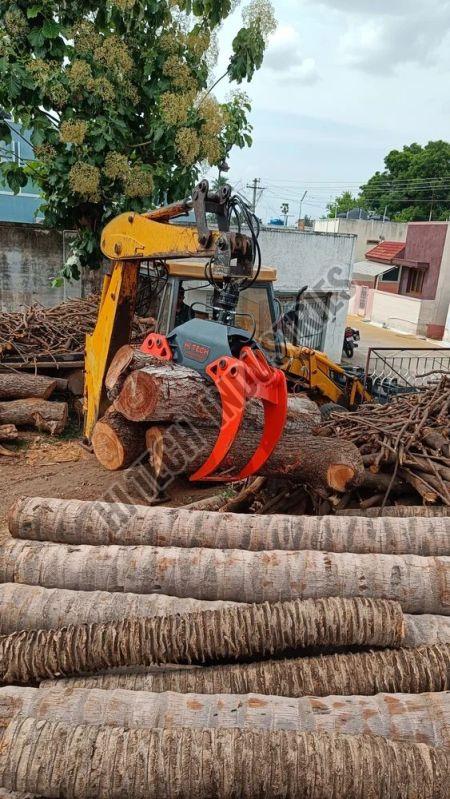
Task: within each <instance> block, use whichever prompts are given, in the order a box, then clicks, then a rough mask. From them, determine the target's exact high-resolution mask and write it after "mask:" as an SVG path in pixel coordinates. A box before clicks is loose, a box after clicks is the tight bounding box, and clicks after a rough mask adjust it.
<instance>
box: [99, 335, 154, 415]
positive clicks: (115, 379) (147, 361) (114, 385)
mask: <svg viewBox="0 0 450 799" xmlns="http://www.w3.org/2000/svg"><path fill="white" fill-rule="evenodd" d="M159 363H160V361H158V360H157V359H155V358H153V357H152V356H151V355H146V354H144V353H143V352H141V351H140V350H139V349H138V348H137V347H133V346H131V344H124V346H123V347H120V349H118V350H117V352H116V354H115V355H114V358H113V359H112V361H111V365H110V367H109V369H108V371H107V373H106V377H105V388H106V393H107V395H108V399H109V400H110V401H111V402H114V400H116V399H117V397H118V396H119V394H120V392H121V391H122V388H123V384H124V382H125V380H126V378H127V377H128V375H129V374H130V372H133V371H134V370H135V369H141V368H143V367H144V366H152V365H153V366H155V365H157V364H159Z"/></svg>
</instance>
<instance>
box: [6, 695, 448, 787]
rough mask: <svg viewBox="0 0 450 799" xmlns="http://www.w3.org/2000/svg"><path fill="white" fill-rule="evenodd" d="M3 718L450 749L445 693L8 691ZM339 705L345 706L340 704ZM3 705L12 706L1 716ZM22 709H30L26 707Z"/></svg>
mask: <svg viewBox="0 0 450 799" xmlns="http://www.w3.org/2000/svg"><path fill="white" fill-rule="evenodd" d="M6 690H7V691H8V693H9V696H8V695H6V696H5V700H2V694H4V692H5V689H1V690H0V718H1V716H2V715H3V716H4V717H5V716H6V714H7V712H8V711H7V707H8V705H9V706H11V704H12V705H13V708H17V710H14V709H13V710H12V714H11V717H10V720H12V719H13V717H14V716H15V718H16V719H23V718H34V719H35V720H36V721H40V722H42V721H49V720H51V721H52V722H62V723H63V724H70V725H71V726H72V727H75V726H77V725H81V724H82V725H85V724H99V723H100V724H101V725H104V726H107V727H116V728H117V727H124V728H125V729H136V728H137V729H140V730H143V729H155V728H156V729H164V728H167V727H169V728H173V727H188V728H189V729H191V730H194V729H198V730H201V729H218V728H219V729H240V730H265V731H267V732H268V731H270V730H295V731H297V732H323V733H343V734H346V735H362V734H364V735H380V736H382V737H383V738H388V739H389V740H394V741H408V742H409V743H421V744H426V745H428V746H435V747H439V748H444V749H445V748H450V737H449V732H448V728H447V725H446V724H445V716H446V714H447V713H448V712H449V711H450V696H448V695H446V694H445V693H428V694H412V695H410V694H378V695H377V696H348V697H344V696H340V697H339V698H338V697H336V696H328V697H321V698H320V699H319V698H316V697H311V696H304V697H299V698H295V697H285V696H267V695H264V694H253V693H252V694H246V695H242V694H224V693H220V694H216V695H214V694H195V693H190V694H180V693H176V692H173V693H169V692H166V693H149V692H137V691H126V690H116V691H107V690H100V689H95V688H91V689H89V688H76V689H73V688H57V689H52V688H50V689H49V688H42V689H37V688H36V689H34V690H33V689H31V691H32V693H31V694H30V689H23V688H11V689H6ZM338 699H339V701H337V700H338ZM2 704H5V705H6V707H5V708H4V710H2V709H1V707H2ZM21 705H22V707H20V706H21ZM127 795H128V794H127V793H126V794H125V796H127Z"/></svg>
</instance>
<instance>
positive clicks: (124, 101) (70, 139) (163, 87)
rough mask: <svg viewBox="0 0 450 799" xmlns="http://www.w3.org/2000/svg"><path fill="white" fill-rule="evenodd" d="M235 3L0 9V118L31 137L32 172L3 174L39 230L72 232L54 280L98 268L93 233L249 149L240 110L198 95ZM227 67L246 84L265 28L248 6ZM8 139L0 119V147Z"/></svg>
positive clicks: (269, 26)
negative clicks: (37, 193)
mask: <svg viewBox="0 0 450 799" xmlns="http://www.w3.org/2000/svg"><path fill="white" fill-rule="evenodd" d="M232 7H233V3H232V0H178V2H174V0H103V2H91V0H86V2H83V3H80V2H72V1H70V0H66V2H64V3H61V2H59V0H35V2H33V0H32V2H31V3H30V2H26V1H25V0H16V1H15V2H4V1H3V0H0V108H2V109H4V111H5V112H6V115H7V116H10V117H12V118H13V119H14V120H15V121H16V122H17V123H19V124H21V125H22V126H23V127H24V128H26V129H27V130H31V131H33V132H32V140H31V143H32V144H33V146H34V149H35V157H36V160H35V162H32V163H29V164H27V165H23V164H16V163H10V162H8V163H4V164H2V165H1V167H0V169H1V171H2V172H3V177H4V179H5V180H6V181H7V183H8V185H9V186H10V187H11V189H12V190H13V191H15V192H17V191H19V190H20V188H21V187H22V186H24V185H25V184H26V182H27V180H28V179H29V178H30V177H32V179H33V180H34V182H35V183H37V185H38V186H39V188H40V190H41V192H42V197H43V199H44V201H45V202H44V205H43V207H42V212H43V215H44V221H45V224H47V225H48V226H51V227H56V228H58V229H69V228H73V229H76V230H78V231H79V234H78V236H77V238H76V240H75V242H74V249H73V256H72V257H71V258H70V259H69V260H68V262H67V264H66V265H65V268H64V275H65V276H67V277H70V276H72V277H75V278H76V277H77V276H78V274H79V268H80V266H82V265H88V266H90V267H93V268H95V267H98V266H99V264H100V258H101V254H100V249H99V235H100V231H101V229H102V227H103V225H104V224H105V223H106V222H107V221H108V220H109V219H110V218H111V217H113V216H115V215H116V214H117V213H120V212H121V211H122V210H125V209H132V210H136V211H141V210H142V209H144V208H147V207H150V206H154V205H158V204H160V203H161V202H163V201H164V200H165V199H166V198H167V199H168V200H169V201H171V200H173V199H176V198H179V197H183V196H186V195H187V194H188V193H189V191H190V189H191V188H192V185H193V184H194V183H195V182H196V180H197V179H198V177H199V175H200V172H201V170H202V169H203V167H204V165H205V163H206V164H208V165H210V166H213V165H216V166H217V165H219V164H220V163H221V162H222V161H223V160H224V159H226V158H227V157H228V156H229V153H230V151H231V149H232V147H233V146H238V147H244V146H249V145H250V144H251V141H252V140H251V135H250V132H251V126H250V124H249V122H248V113H249V111H250V104H249V100H248V98H247V96H246V95H244V94H243V93H237V94H235V95H233V96H232V97H231V99H230V100H229V102H227V103H223V104H219V103H218V102H217V101H216V100H215V99H214V97H213V95H211V94H210V93H209V91H208V89H209V87H210V85H211V84H212V83H213V82H214V78H213V76H212V75H211V62H212V58H213V54H214V30H215V29H217V28H218V27H219V26H220V24H221V23H222V21H223V20H224V19H226V17H227V16H228V15H229V14H230V12H231V10H232ZM244 15H245V23H244V27H242V28H241V30H240V31H239V32H238V33H237V36H236V37H235V40H234V44H233V54H232V57H231V59H230V64H229V67H228V70H227V75H228V77H229V79H230V80H232V81H235V82H236V83H241V82H242V81H244V80H247V81H249V80H251V78H252V76H253V74H254V72H255V70H256V69H258V68H259V67H260V66H261V63H262V60H263V54H264V48H265V42H266V38H267V35H268V33H269V32H270V31H271V30H273V28H274V25H275V22H274V19H273V13H272V9H271V5H270V3H269V2H268V0H252V2H251V3H250V6H249V7H248V8H247V9H246V10H245V12H244ZM8 137H9V130H8V126H7V125H5V124H4V122H3V120H0V139H1V140H4V141H6V140H7V139H8Z"/></svg>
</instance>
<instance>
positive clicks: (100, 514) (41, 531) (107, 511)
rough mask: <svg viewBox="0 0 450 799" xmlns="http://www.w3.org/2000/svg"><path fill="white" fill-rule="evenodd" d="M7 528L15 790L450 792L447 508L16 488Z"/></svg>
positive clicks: (206, 794) (131, 795)
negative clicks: (219, 508)
mask: <svg viewBox="0 0 450 799" xmlns="http://www.w3.org/2000/svg"><path fill="white" fill-rule="evenodd" d="M9 529H10V533H11V536H12V537H11V538H9V539H8V540H7V541H6V542H5V543H4V545H3V547H2V548H1V549H0V683H2V682H3V684H4V685H5V687H3V688H0V789H2V788H3V789H4V790H5V791H22V792H30V793H31V794H32V795H40V796H49V797H50V796H51V797H58V796H61V797H62V796H73V797H77V799H88V797H92V796H102V797H105V799H109V797H117V796H120V797H123V799H143V797H151V799H156V798H157V797H158V799H161V798H163V799H175V798H176V799H179V797H183V799H190V797H193V796H196V797H200V799H211V797H218V799H225V798H226V797H227V798H228V797H238V796H239V797H246V798H247V799H259V798H260V797H261V796H265V797H268V798H269V799H272V797H286V798H287V799H291V798H292V799H294V797H296V798H300V799H301V798H302V797H305V798H306V797H308V798H309V799H338V798H339V799H342V797H346V799H356V798H358V799H362V797H369V796H370V797H371V799H382V798H383V799H388V798H389V799H401V798H402V797H405V798H406V797H407V798H408V799H413V797H414V798H416V797H421V799H447V797H448V778H449V770H448V750H449V748H450V739H449V727H448V721H447V720H448V713H449V710H450V708H449V693H448V689H449V688H450V606H449V598H448V584H449V580H450V557H449V555H450V520H449V519H445V518H443V519H442V518H441V519H435V518H428V519H427V518H420V519H414V518H412V519H406V520H404V519H390V518H387V519H374V520H368V519H363V518H358V519H346V518H340V517H327V518H313V517H300V516H294V517H291V516H270V517H269V516H266V517H265V516H248V515H239V514H235V515H233V514H215V513H210V512H205V511H187V510H184V509H172V508H159V509H155V508H148V507H140V506H130V505H121V504H108V503H104V502H100V501H95V502H83V501H81V500H57V499H43V498H21V499H19V500H18V501H17V502H16V503H15V505H14V506H13V508H12V509H11V511H10V514H9ZM49 753H51V757H49ZM6 795H8V794H6Z"/></svg>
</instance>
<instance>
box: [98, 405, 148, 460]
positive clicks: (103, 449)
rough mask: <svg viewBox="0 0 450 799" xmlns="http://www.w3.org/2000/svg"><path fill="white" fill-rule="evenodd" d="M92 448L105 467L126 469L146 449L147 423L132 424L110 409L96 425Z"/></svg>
mask: <svg viewBox="0 0 450 799" xmlns="http://www.w3.org/2000/svg"><path fill="white" fill-rule="evenodd" d="M92 448H93V450H94V454H95V456H96V458H97V460H98V462H99V463H100V464H101V465H102V466H103V467H104V468H105V469H109V470H110V471H117V470H118V469H126V468H127V467H128V466H131V464H132V463H134V462H135V461H136V460H137V459H138V458H139V456H140V455H142V453H143V452H144V451H145V425H143V424H131V423H130V422H128V421H127V420H126V419H124V418H123V416H121V414H120V413H117V412H115V411H110V412H108V413H106V414H105V416H104V417H103V418H102V419H99V421H98V422H97V423H96V425H95V427H94V430H93V433H92Z"/></svg>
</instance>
